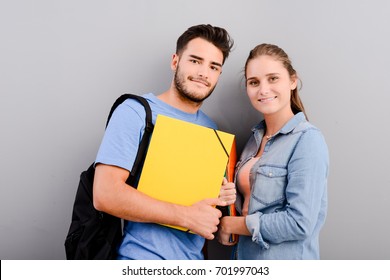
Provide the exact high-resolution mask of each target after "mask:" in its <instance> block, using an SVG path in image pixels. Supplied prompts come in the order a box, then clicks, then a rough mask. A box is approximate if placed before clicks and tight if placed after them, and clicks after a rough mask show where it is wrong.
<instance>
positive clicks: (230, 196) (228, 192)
mask: <svg viewBox="0 0 390 280" xmlns="http://www.w3.org/2000/svg"><path fill="white" fill-rule="evenodd" d="M218 197H219V198H220V199H221V200H223V201H225V202H226V204H227V205H231V204H234V202H235V201H236V185H235V184H234V183H229V182H228V181H227V180H226V178H223V181H222V186H221V190H220V191H219V196H218Z"/></svg>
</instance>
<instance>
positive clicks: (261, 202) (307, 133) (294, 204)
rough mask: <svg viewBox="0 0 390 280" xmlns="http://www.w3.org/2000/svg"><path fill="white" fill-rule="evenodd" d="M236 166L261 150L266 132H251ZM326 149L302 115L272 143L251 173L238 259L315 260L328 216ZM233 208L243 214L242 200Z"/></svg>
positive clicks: (262, 126)
mask: <svg viewBox="0 0 390 280" xmlns="http://www.w3.org/2000/svg"><path fill="white" fill-rule="evenodd" d="M252 131H253V135H252V137H251V138H250V139H249V141H248V143H247V144H246V146H245V148H244V150H243V152H242V154H241V158H240V160H239V161H238V163H237V168H236V175H237V173H238V171H239V169H240V168H241V167H242V166H243V165H244V164H245V163H246V162H247V161H248V160H250V159H251V158H252V157H253V156H255V154H256V153H257V151H258V150H259V147H260V144H261V140H262V138H263V135H264V131H265V122H264V121H262V122H261V123H259V124H258V125H257V126H255V127H254V128H253V129H252ZM328 168H329V155H328V148H327V145H326V142H325V140H324V137H323V135H322V133H321V132H320V131H319V129H318V128H316V127H314V126H313V125H312V124H310V123H309V122H308V121H307V120H306V119H305V116H304V114H303V113H298V114H296V115H295V116H294V117H293V118H292V119H291V120H289V122H288V123H287V124H286V125H284V126H283V128H282V129H281V130H280V131H278V132H277V133H276V134H275V135H274V136H273V137H272V138H271V139H270V140H268V141H267V143H266V145H265V148H264V152H263V154H262V156H261V157H260V159H259V160H258V161H257V162H256V163H255V164H254V166H253V167H252V168H251V171H250V175H249V176H250V178H249V181H250V186H251V195H250V201H249V209H248V215H247V216H246V219H245V222H246V226H247V228H248V230H249V232H250V233H251V236H240V238H239V243H238V245H237V258H238V259H252V260H253V259H319V257H320V253H319V240H318V239H319V233H320V230H321V228H322V226H323V224H324V222H325V218H326V212H327V204H328V203H327V177H328ZM236 207H237V209H238V211H239V212H240V211H241V207H242V197H240V196H237V202H236Z"/></svg>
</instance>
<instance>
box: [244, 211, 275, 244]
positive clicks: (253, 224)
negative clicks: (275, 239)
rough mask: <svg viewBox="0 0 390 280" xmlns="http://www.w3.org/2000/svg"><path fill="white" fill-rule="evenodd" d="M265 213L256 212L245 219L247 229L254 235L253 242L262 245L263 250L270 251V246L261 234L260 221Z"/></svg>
mask: <svg viewBox="0 0 390 280" xmlns="http://www.w3.org/2000/svg"><path fill="white" fill-rule="evenodd" d="M262 215H263V213H261V212H256V213H254V214H251V215H247V216H246V217H245V223H246V227H247V228H248V230H249V232H250V233H251V235H252V241H253V242H254V243H256V244H258V245H260V247H261V249H268V248H269V244H268V243H267V242H265V241H264V239H263V236H262V235H261V232H260V219H261V216H262Z"/></svg>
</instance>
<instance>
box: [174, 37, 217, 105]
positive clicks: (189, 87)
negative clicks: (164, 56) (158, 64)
mask: <svg viewBox="0 0 390 280" xmlns="http://www.w3.org/2000/svg"><path fill="white" fill-rule="evenodd" d="M222 63H223V54H222V52H221V51H220V50H219V49H218V48H217V47H216V46H214V45H213V44H212V43H210V42H208V41H206V40H204V39H201V38H195V39H193V40H191V41H190V42H189V43H188V44H187V47H186V48H185V49H184V51H183V52H182V53H181V54H180V55H177V54H175V56H174V58H173V61H172V69H173V70H175V77H174V84H175V87H176V89H177V91H178V93H179V94H180V95H181V96H182V97H183V98H186V99H189V100H191V101H193V102H196V103H202V102H203V100H205V99H206V98H207V97H209V96H210V95H211V93H212V92H213V90H214V88H215V86H216V85H217V82H218V78H219V76H220V75H221V73H222Z"/></svg>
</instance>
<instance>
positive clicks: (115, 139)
mask: <svg viewBox="0 0 390 280" xmlns="http://www.w3.org/2000/svg"><path fill="white" fill-rule="evenodd" d="M135 103H136V102H135V101H133V102H124V103H122V104H121V105H119V106H118V108H117V109H116V110H115V111H114V113H113V114H112V117H111V119H110V122H109V124H108V126H107V128H106V131H105V133H104V136H103V139H102V142H101V144H100V147H99V151H98V154H97V157H96V160H95V163H103V164H107V165H114V166H118V167H121V168H124V169H127V170H128V171H130V170H131V168H132V166H133V163H134V160H135V157H136V154H137V151H138V146H139V142H140V139H141V137H142V134H143V131H144V127H145V116H144V115H145V112H144V109H143V107H142V105H140V104H135ZM138 107H140V108H138ZM141 110H143V112H142V111H141ZM142 113H143V116H142Z"/></svg>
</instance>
